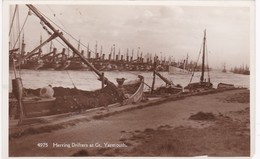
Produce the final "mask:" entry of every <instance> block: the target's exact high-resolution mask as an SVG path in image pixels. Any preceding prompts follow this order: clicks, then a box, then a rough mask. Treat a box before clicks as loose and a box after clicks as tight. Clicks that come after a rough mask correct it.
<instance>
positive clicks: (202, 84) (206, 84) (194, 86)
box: [184, 30, 213, 92]
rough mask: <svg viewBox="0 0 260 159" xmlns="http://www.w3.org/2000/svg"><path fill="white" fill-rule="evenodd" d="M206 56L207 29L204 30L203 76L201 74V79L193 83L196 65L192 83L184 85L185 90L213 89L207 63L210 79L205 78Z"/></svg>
mask: <svg viewBox="0 0 260 159" xmlns="http://www.w3.org/2000/svg"><path fill="white" fill-rule="evenodd" d="M205 56H206V30H204V37H203V46H202V66H201V76H200V81H199V82H195V83H191V82H192V79H193V76H194V72H195V70H196V67H195V68H194V71H193V73H192V76H191V79H190V83H189V84H188V85H187V86H186V87H184V90H185V91H190V92H194V91H195V92H196V91H203V90H208V89H212V87H213V85H212V83H211V82H210V76H209V67H208V65H207V72H208V81H207V80H206V79H205V78H204V73H205Z"/></svg>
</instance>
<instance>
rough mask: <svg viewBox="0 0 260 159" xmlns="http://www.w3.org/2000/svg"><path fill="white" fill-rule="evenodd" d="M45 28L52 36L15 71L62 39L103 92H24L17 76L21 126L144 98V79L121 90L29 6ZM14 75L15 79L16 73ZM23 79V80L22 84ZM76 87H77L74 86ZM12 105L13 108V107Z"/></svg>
mask: <svg viewBox="0 0 260 159" xmlns="http://www.w3.org/2000/svg"><path fill="white" fill-rule="evenodd" d="M27 7H28V8H29V9H30V11H32V12H33V13H34V14H35V15H36V16H37V17H38V18H39V19H40V20H41V23H42V24H44V29H45V30H46V28H47V27H48V28H49V29H50V30H51V31H52V32H51V31H49V30H48V31H47V32H48V33H49V34H50V35H51V36H50V37H49V38H48V39H47V40H46V41H44V42H43V43H41V44H40V45H39V46H38V47H36V48H35V49H33V50H32V51H31V52H29V53H28V54H27V55H26V56H24V57H22V58H21V59H19V60H18V61H17V63H16V62H13V66H14V68H16V67H18V66H19V65H21V64H22V63H23V61H24V60H26V59H27V58H28V57H30V56H32V55H34V54H35V52H36V50H38V49H39V48H41V47H42V46H44V45H45V44H47V43H48V42H50V41H51V40H53V39H55V38H56V37H59V38H60V39H61V40H62V41H63V42H64V43H65V44H66V45H67V46H68V47H69V48H70V49H71V50H72V51H73V53H75V55H77V56H78V57H77V59H78V60H80V62H81V63H84V65H86V66H88V67H89V68H90V69H91V70H92V71H94V72H95V73H96V74H97V75H98V77H99V80H100V81H101V83H102V89H99V90H96V91H83V90H78V89H77V88H76V87H75V88H73V89H66V88H56V87H54V88H52V87H51V86H48V87H44V88H42V89H36V90H31V89H25V88H23V84H22V80H21V78H18V77H16V76H15V79H14V81H15V82H13V93H14V94H16V95H15V96H14V97H15V98H16V100H15V99H12V100H10V102H12V101H14V102H15V101H17V102H18V104H19V107H18V108H19V109H17V110H18V111H17V112H19V114H18V116H19V118H20V120H19V124H23V123H26V121H28V120H30V119H33V118H34V117H40V116H48V115H57V114H63V113H70V112H79V111H84V110H88V109H92V108H96V107H102V106H105V107H107V106H108V105H111V104H115V103H119V104H120V105H123V104H129V103H135V102H138V101H140V100H141V99H142V97H143V83H144V82H143V81H144V79H143V77H142V76H139V80H137V81H135V82H132V83H128V84H127V83H126V84H123V83H120V84H119V85H118V86H116V85H115V84H113V83H112V82H110V81H109V80H108V79H107V78H106V77H105V76H104V73H102V72H100V71H99V70H98V69H96V68H95V67H94V66H93V65H92V64H91V63H90V62H89V61H88V60H87V59H86V58H85V57H84V56H83V55H82V54H81V53H80V52H79V51H78V50H77V49H76V48H75V47H74V46H73V45H72V44H71V43H70V42H69V41H68V40H66V38H65V37H64V36H63V34H62V33H61V32H60V31H59V30H57V29H55V28H54V27H53V26H52V25H51V24H50V23H49V22H48V20H47V19H46V18H45V17H44V16H42V15H41V13H40V12H39V11H38V9H37V8H35V7H34V6H33V5H27ZM14 72H15V75H16V71H14ZM19 79H20V80H19ZM74 86H75V85H74ZM11 105H12V104H11Z"/></svg>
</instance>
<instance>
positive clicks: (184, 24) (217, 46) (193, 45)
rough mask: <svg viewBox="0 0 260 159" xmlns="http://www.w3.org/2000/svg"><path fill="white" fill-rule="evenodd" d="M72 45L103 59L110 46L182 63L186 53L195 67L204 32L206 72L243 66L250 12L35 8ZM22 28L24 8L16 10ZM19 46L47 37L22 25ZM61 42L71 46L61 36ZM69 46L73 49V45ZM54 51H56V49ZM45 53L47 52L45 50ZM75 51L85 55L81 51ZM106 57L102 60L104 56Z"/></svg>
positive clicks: (32, 20) (31, 24)
mask: <svg viewBox="0 0 260 159" xmlns="http://www.w3.org/2000/svg"><path fill="white" fill-rule="evenodd" d="M35 6H36V7H37V8H38V9H39V10H40V11H41V12H42V13H44V14H45V15H46V16H48V17H49V18H50V19H52V20H53V21H55V23H57V24H58V25H59V26H60V27H61V28H63V29H65V30H66V31H67V32H69V33H70V34H71V35H73V36H74V37H75V38H76V39H80V41H81V42H82V43H84V44H85V45H88V43H89V45H90V48H91V49H92V50H94V47H95V43H96V41H97V42H98V50H100V45H102V46H103V52H105V53H106V54H108V53H109V52H110V49H111V46H112V45H113V44H115V45H116V49H117V52H118V49H119V48H120V51H121V53H125V52H126V49H127V48H129V49H130V50H132V49H135V52H136V50H137V49H138V47H140V52H141V51H143V54H146V53H147V52H149V53H152V54H155V53H157V55H159V56H160V55H163V56H166V57H168V56H172V57H173V58H175V59H176V60H177V59H181V58H185V57H186V54H187V53H188V54H189V56H190V58H191V59H192V60H194V61H196V58H197V56H198V54H199V50H200V47H201V44H202V39H203V30H204V29H207V47H208V50H209V52H210V53H209V64H210V66H211V67H222V66H223V63H224V62H225V63H226V65H227V66H228V67H231V66H232V67H234V66H240V65H242V64H247V65H248V64H249V60H250V54H249V53H250V8H248V7H218V6H215V7H213V6H212V7H208V6H206V7H203V6H196V7H194V6H170V5H167V6H166V5H161V6H158V5H157V6H143V5H142V6H135V5H131V6H129V5H128V6H127V5H122V6H121V5H120V6H112V5H106V6H104V5H75V6H72V5H35ZM19 10H20V23H21V24H22V23H23V21H24V19H25V16H26V14H27V12H28V8H27V7H25V6H20V7H19ZM24 34H25V42H26V44H27V50H26V51H30V50H31V49H33V47H35V46H36V45H38V43H39V40H40V35H42V36H43V39H46V38H47V37H48V35H47V33H46V32H45V31H44V30H43V29H42V27H41V25H40V21H39V19H38V18H37V17H36V16H29V18H28V20H27V23H26V24H25V30H24ZM65 36H66V38H68V39H70V41H71V42H73V40H72V39H71V38H70V37H69V36H67V35H66V34H65ZM73 44H75V46H77V44H76V43H75V42H73ZM55 45H56V46H57V47H58V48H60V49H58V50H61V47H60V46H59V44H57V43H55ZM45 49H46V50H47V48H45ZM81 49H85V48H83V47H81ZM106 56H107V55H106Z"/></svg>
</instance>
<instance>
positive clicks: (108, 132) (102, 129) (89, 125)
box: [9, 89, 249, 156]
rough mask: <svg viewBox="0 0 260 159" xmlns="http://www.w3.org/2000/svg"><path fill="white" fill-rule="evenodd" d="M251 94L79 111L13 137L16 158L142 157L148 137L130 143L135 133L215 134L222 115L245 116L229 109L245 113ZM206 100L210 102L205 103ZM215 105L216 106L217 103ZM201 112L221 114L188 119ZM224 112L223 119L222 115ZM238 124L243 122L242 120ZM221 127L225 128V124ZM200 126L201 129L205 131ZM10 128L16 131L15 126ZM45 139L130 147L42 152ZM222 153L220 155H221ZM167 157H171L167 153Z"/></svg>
mask: <svg viewBox="0 0 260 159" xmlns="http://www.w3.org/2000/svg"><path fill="white" fill-rule="evenodd" d="M248 93H249V90H247V89H236V90H229V91H223V92H221V93H220V92H218V93H212V92H211V93H210V92H208V93H207V94H204V95H196V96H189V97H186V98H182V99H177V100H176V99H174V98H173V99H170V98H166V99H164V100H162V101H160V100H157V101H154V102H153V103H152V102H151V103H141V104H140V105H138V106H136V105H132V106H128V107H127V106H121V107H111V108H110V110H109V111H108V112H107V111H106V110H99V111H96V112H95V111H93V112H88V113H86V114H81V115H77V118H73V117H70V120H67V121H65V120H64V121H63V122H64V125H63V126H62V127H60V128H59V127H57V125H54V126H53V127H45V130H48V128H49V130H50V131H46V132H45V133H42V132H40V131H39V130H40V128H39V127H38V128H35V129H31V130H30V129H29V130H30V131H29V130H28V132H34V134H33V135H28V134H27V135H26V134H24V135H22V136H20V137H18V138H12V139H11V138H9V142H10V156H24V155H25V156H31V155H32V156H42V155H41V154H42V153H43V152H44V154H45V155H44V156H71V155H73V154H77V153H78V152H79V153H80V151H81V149H83V150H85V151H87V152H88V154H89V155H90V156H97V155H98V154H100V155H103V156H111V155H112V156H117V155H119V156H136V155H137V156H139V155H140V154H147V153H143V152H141V151H138V153H133V152H132V149H134V148H137V147H138V146H140V145H139V144H141V143H140V142H141V141H142V142H144V143H145V142H146V139H142V137H141V139H142V140H136V142H137V145H136V144H135V143H131V142H129V141H131V140H130V139H131V138H132V137H133V136H136V137H137V138H140V136H138V133H139V134H142V133H143V134H146V133H147V132H148V133H149V134H150V136H151V135H154V137H156V134H158V133H157V130H159V129H160V131H161V129H163V130H164V129H170V130H169V131H172V130H174V129H175V128H178V127H180V126H182V127H185V131H187V132H192V131H191V130H193V129H194V130H197V129H199V130H201V129H205V130H206V129H208V131H207V132H210V133H212V130H211V129H210V128H209V127H210V126H212V127H213V129H214V127H216V126H217V125H216V123H217V122H219V121H222V119H225V118H223V117H225V116H229V119H232V121H233V119H234V120H235V119H236V118H237V117H238V118H241V117H240V116H241V113H240V114H239V113H233V114H232V113H231V115H230V113H229V112H239V111H242V112H243V110H244V109H245V108H247V107H248V108H249V103H248V102H249V101H248V100H247V98H248V97H247V96H248V95H249V94H248ZM241 97H243V98H241ZM240 99H243V100H240ZM208 100H214V101H218V102H213V103H211V102H210V101H208ZM203 101H204V102H206V103H201V102H203ZM191 103H192V105H191ZM208 104H210V105H208ZM213 105H215V106H214V107H212V106H213ZM133 107H134V108H133ZM115 108H116V109H115ZM199 111H203V112H209V113H212V114H213V115H214V116H215V117H216V120H214V121H192V120H189V119H188V117H189V116H191V115H192V114H196V113H198V112H199ZM158 113H159V114H158ZM172 113H173V114H172ZM91 114H92V115H91ZM221 114H222V116H223V117H221V116H220V115H221ZM242 114H243V113H242ZM169 115H170V116H169ZM244 115H245V117H247V118H249V113H244ZM129 119H131V120H129ZM133 119H134V120H133ZM73 120H74V121H73ZM230 121H231V120H230ZM56 122H57V120H56ZM229 123H232V122H229ZM238 123H240V122H239V121H238ZM231 125H232V124H231ZM218 126H221V124H220V125H218ZM229 126H230V124H229ZM238 126H239V124H238ZM55 127H57V128H58V129H56V130H55ZM140 128H141V129H140ZM37 129H38V132H37ZM235 129H236V131H238V132H239V131H240V130H239V127H237V126H236V128H235ZM20 130H21V129H20ZM199 130H198V131H196V132H198V133H199ZM224 130H225V127H223V131H224ZM10 131H12V130H11V128H10ZM85 131H86V132H85ZM167 131H168V130H167ZM225 131H226V130H225ZM241 131H244V130H241ZM246 131H248V129H246ZM151 132H152V134H151ZM173 132H174V131H173ZM180 132H181V131H180ZM194 132H195V131H194ZM86 133H87V134H86ZM166 133H167V132H166ZM210 133H209V135H208V136H209V137H210ZM199 134H200V133H199ZM228 134H229V133H228ZM93 135H94V136H93ZM146 135H147V134H146ZM248 135H249V134H248V133H247V134H246V136H245V137H246V138H248ZM66 136H73V138H68V137H66ZM141 136H142V135H141ZM148 136H149V135H148ZM238 136H239V134H238ZM242 136H243V135H242ZM156 138H158V139H160V137H156ZM41 139H42V140H41ZM162 139H164V137H162ZM25 141H30V142H29V143H24V142H25ZM39 141H45V142H47V143H52V142H57V143H72V142H75V143H76V142H78V143H82V144H83V143H93V142H96V143H99V144H101V143H105V142H107V143H111V144H122V143H124V144H126V145H127V146H128V147H127V148H124V149H123V148H104V147H94V148H91V149H90V148H86V149H84V148H71V149H63V148H59V149H54V148H51V147H49V148H46V149H45V150H43V149H41V150H40V149H39V148H37V147H36V146H35V144H36V143H38V142H39ZM133 141H135V140H133ZM163 141H165V140H163ZM147 142H150V141H147ZM218 142H222V141H221V140H219V141H218ZM17 144H19V145H20V144H21V145H22V146H21V147H17V148H15V145H17ZM101 145H102V144H101ZM246 146H247V145H246ZM246 146H245V147H243V148H246V152H245V154H246V155H247V154H248V152H249V151H248V149H247V148H248V147H246ZM32 148H33V149H35V150H36V152H35V154H31V152H30V149H32ZM150 148H151V147H150ZM144 150H147V149H144ZM101 152H102V153H101ZM216 153H217V152H216ZM219 153H220V152H219ZM219 153H217V154H218V155H219ZM230 153H231V154H233V156H236V155H237V154H239V153H235V152H233V151H231V152H230ZM80 154H81V153H80ZM83 154H84V153H83ZM167 154H168V153H166V156H167ZM195 154H197V153H194V155H195ZM213 154H214V153H213ZM81 155H82V154H81ZM150 155H152V156H157V155H158V154H150ZM161 155H162V154H159V156H161ZM168 155H170V154H168ZM202 155H205V154H202ZM83 156H84V155H83ZM85 156H86V155H85ZM148 156H149V154H148ZM162 156H165V154H164V155H162ZM191 156H192V155H191Z"/></svg>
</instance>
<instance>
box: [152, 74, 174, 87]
mask: <svg viewBox="0 0 260 159" xmlns="http://www.w3.org/2000/svg"><path fill="white" fill-rule="evenodd" d="M154 73H155V74H156V75H157V76H158V77H160V78H161V79H162V80H163V81H164V82H165V83H166V85H173V83H172V81H169V80H168V79H167V78H165V77H163V76H162V75H161V74H160V73H159V72H157V71H154Z"/></svg>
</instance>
